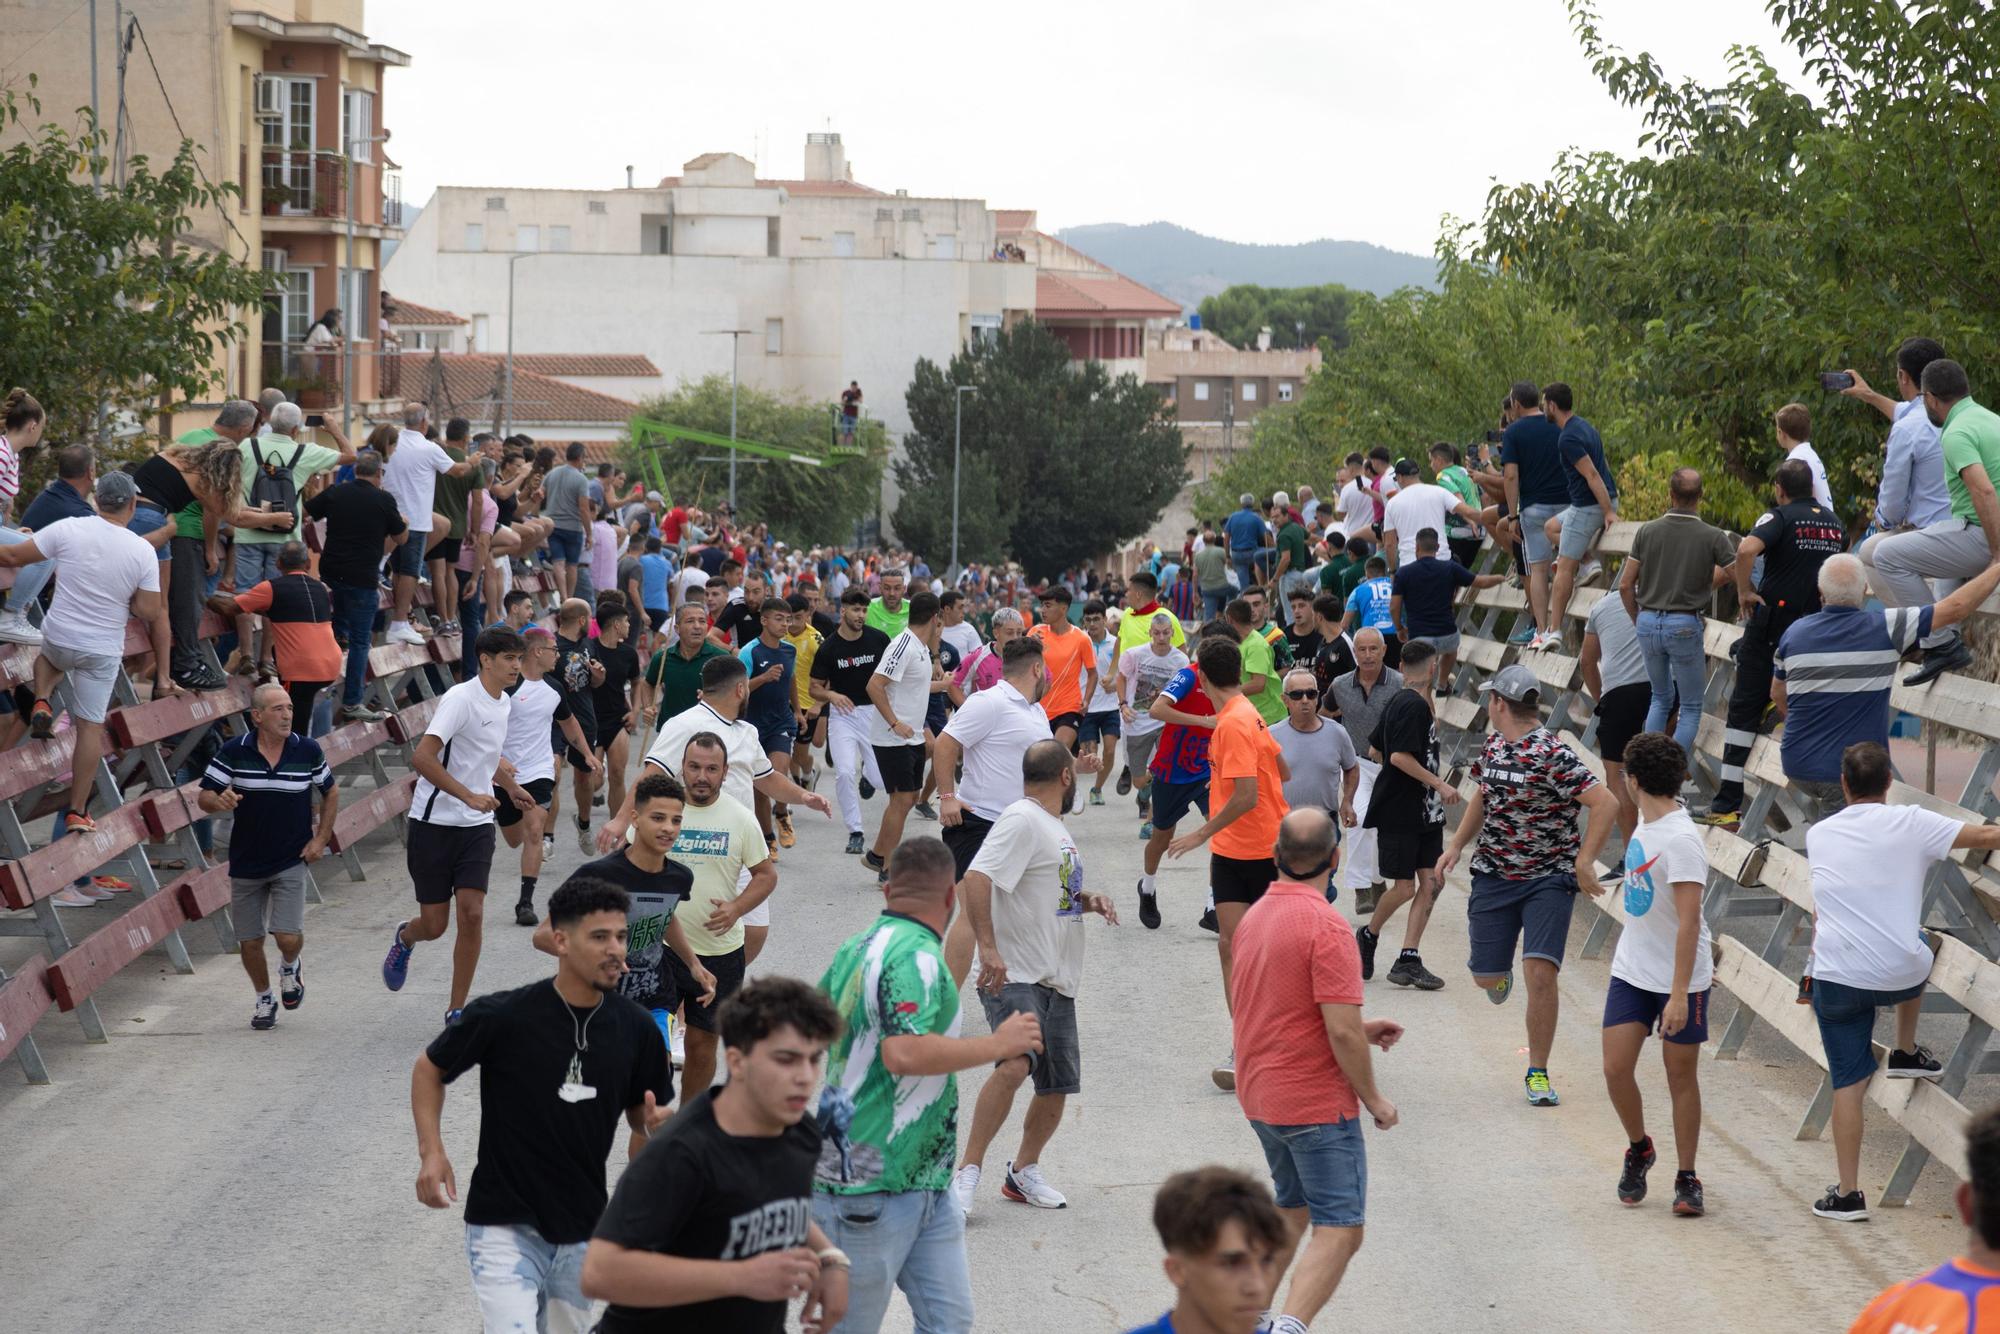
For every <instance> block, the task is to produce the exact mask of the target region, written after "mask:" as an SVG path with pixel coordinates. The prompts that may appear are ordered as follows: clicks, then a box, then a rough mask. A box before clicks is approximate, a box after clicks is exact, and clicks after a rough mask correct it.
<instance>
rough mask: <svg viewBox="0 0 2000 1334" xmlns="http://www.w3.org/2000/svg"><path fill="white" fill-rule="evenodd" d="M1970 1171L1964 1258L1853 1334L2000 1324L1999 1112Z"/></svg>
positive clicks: (1969, 1156)
mask: <svg viewBox="0 0 2000 1334" xmlns="http://www.w3.org/2000/svg"><path fill="white" fill-rule="evenodd" d="M1965 1167H1966V1172H1967V1174H1968V1176H1969V1177H1970V1180H1967V1181H1961V1182H1960V1183H1959V1184H1958V1189H1957V1191H1956V1193H1955V1194H1954V1196H1953V1202H1954V1203H1955V1204H1956V1205H1957V1207H1958V1219H1959V1221H1960V1222H1961V1223H1963V1224H1965V1226H1966V1227H1967V1228H1969V1229H1970V1232H1969V1233H1968V1234H1967V1236H1966V1239H1965V1252H1964V1254H1963V1255H1961V1256H1960V1257H1959V1258H1958V1259H1956V1260H1947V1261H1945V1262H1944V1263H1943V1264H1941V1265H1939V1266H1938V1267H1937V1268H1936V1269H1933V1270H1931V1272H1930V1273H1928V1274H1925V1275H1924V1276H1923V1277H1922V1278H1913V1279H1909V1280H1907V1281H1905V1282H1902V1283H1898V1284H1896V1285H1895V1286H1894V1287H1891V1288H1889V1289H1887V1290H1886V1291H1884V1292H1883V1293H1882V1294H1881V1295H1880V1296H1878V1297H1877V1298H1876V1299H1875V1300H1874V1301H1872V1302H1870V1303H1868V1307H1867V1309H1866V1310H1864V1311H1862V1313H1861V1314H1860V1315H1859V1316H1858V1317H1856V1319H1855V1321H1854V1324H1853V1326H1852V1327H1851V1328H1850V1329H1849V1331H1848V1334H1904V1332H1906V1331H1910V1330H1932V1331H1935V1332H1936V1334H1947V1332H1948V1331H1965V1332H1966V1334H1969V1332H1970V1331H1972V1330H1974V1329H1976V1328H1979V1327H1981V1326H1982V1325H1983V1326H1986V1327H1988V1328H1990V1327H1991V1326H1992V1325H1993V1323H1994V1321H1996V1320H2000V1107H1993V1108H1988V1109H1987V1110H1986V1111H1984V1112H1981V1113H1980V1114H1979V1115H1977V1116H1975V1117H1973V1118H1972V1124H1970V1125H1968V1126H1967V1127H1966V1128H1965ZM1170 1184H1171V1183H1170Z"/></svg>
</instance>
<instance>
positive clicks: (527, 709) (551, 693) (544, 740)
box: [493, 625, 597, 926]
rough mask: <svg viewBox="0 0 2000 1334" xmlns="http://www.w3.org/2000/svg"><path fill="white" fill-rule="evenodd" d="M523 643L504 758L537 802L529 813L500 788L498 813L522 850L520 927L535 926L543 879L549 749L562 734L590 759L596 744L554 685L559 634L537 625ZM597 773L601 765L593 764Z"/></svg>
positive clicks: (551, 768) (552, 764)
mask: <svg viewBox="0 0 2000 1334" xmlns="http://www.w3.org/2000/svg"><path fill="white" fill-rule="evenodd" d="M521 638H522V640H523V642H524V643H526V645H527V651H526V652H525V653H523V654H522V655H521V679H520V680H519V681H516V682H515V683H514V684H513V685H511V686H509V687H508V688H507V735H506V738H505V739H504V740H503V741H502V742H501V743H500V754H501V757H502V758H504V759H505V760H506V761H507V763H509V764H511V765H513V766H514V784H515V786H516V787H519V788H520V789H521V790H522V791H524V792H526V793H527V794H528V795H529V797H531V798H533V801H532V804H530V805H529V806H528V807H527V808H526V809H525V810H524V809H522V808H521V807H519V806H517V805H515V804H514V801H513V799H512V794H511V793H510V792H509V791H508V790H507V789H505V788H500V787H496V788H494V790H493V795H494V797H495V798H497V799H498V800H499V802H500V805H499V807H498V808H497V809H496V810H495V811H494V812H493V818H494V821H495V822H496V823H497V824H498V825H499V826H500V836H501V837H502V838H504V839H506V840H507V846H508V847H510V848H519V849H520V850H521V897H520V900H519V901H518V902H517V903H515V905H514V921H515V922H516V924H518V925H520V926H533V925H534V924H535V923H536V921H537V920H539V919H538V918H537V917H536V916H535V881H536V879H537V878H538V877H539V876H540V875H541V873H542V857H543V849H542V834H543V832H544V831H545V830H547V828H548V819H549V803H550V802H551V801H552V800H554V798H555V790H556V759H555V753H554V752H553V751H552V750H551V749H550V748H549V732H550V729H551V728H552V727H553V728H557V729H560V732H561V735H562V737H563V738H564V740H566V741H567V742H568V743H569V745H570V747H571V748H572V749H574V750H576V751H577V752H578V753H580V754H582V753H587V752H588V751H589V750H590V742H589V740H588V739H586V738H585V737H584V735H583V728H582V726H581V725H579V724H578V722H577V720H576V715H575V714H574V713H572V712H571V711H570V707H569V701H568V700H567V699H566V698H565V697H564V695H563V692H562V691H560V690H558V689H556V687H555V686H554V685H553V684H551V683H550V681H549V680H548V675H549V673H550V672H552V671H554V670H555V666H556V637H555V634H554V633H553V632H552V631H550V630H548V629H545V628H544V627H542V626H539V625H531V626H529V627H528V628H527V629H526V630H525V631H523V632H522V635H521ZM590 763H591V766H592V768H593V769H594V768H595V767H596V764H597V761H596V760H595V759H592V760H591V761H590Z"/></svg>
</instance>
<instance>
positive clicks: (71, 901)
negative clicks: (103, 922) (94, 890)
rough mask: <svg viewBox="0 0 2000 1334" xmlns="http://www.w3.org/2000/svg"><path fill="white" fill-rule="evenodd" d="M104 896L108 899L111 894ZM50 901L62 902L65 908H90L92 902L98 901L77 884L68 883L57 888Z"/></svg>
mask: <svg viewBox="0 0 2000 1334" xmlns="http://www.w3.org/2000/svg"><path fill="white" fill-rule="evenodd" d="M104 897H105V898H107V899H108V898H110V897H111V896H110V895H109V894H106V895H105V896H104ZM49 902H51V903H55V904H60V905H61V906H62V907H65V908H88V907H89V906H90V905H91V904H93V903H96V902H97V900H96V899H94V898H92V897H91V896H90V895H88V894H85V893H84V892H83V891H82V890H79V889H78V888H77V887H76V886H75V885H66V886H64V887H63V888H62V889H60V890H57V891H56V893H55V894H54V895H53V896H52V897H51V898H50V899H49Z"/></svg>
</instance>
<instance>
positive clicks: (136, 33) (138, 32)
mask: <svg viewBox="0 0 2000 1334" xmlns="http://www.w3.org/2000/svg"><path fill="white" fill-rule="evenodd" d="M133 37H137V38H138V39H139V45H140V46H141V47H142V48H144V50H145V52H146V64H147V65H148V66H150V67H151V68H152V71H153V82H154V83H157V84H158V85H159V86H160V99H161V100H162V101H164V102H165V103H166V104H167V115H168V116H169V117H171V118H172V119H173V122H174V132H175V133H177V134H179V135H180V137H181V140H182V142H184V143H185V142H188V132H187V131H186V130H184V129H182V128H181V117H180V113H179V112H177V111H175V110H174V99H173V97H172V96H171V95H169V94H168V92H167V81H166V80H165V79H163V78H161V77H160V65H159V62H158V61H156V60H154V59H153V44H152V43H151V42H149V41H147V40H146V30H145V29H144V28H143V27H141V26H140V25H139V16H138V15H137V14H134V15H132V23H131V27H130V28H129V29H128V32H127V36H126V38H125V43H124V45H125V49H126V50H127V51H130V50H131V47H132V38H133ZM189 157H190V159H191V160H192V161H193V163H194V169H195V174H196V175H198V176H200V177H201V180H202V184H204V185H206V186H207V187H208V188H209V189H210V190H212V191H214V192H215V195H216V198H215V211H216V212H217V213H218V214H220V215H221V217H222V220H223V222H224V223H226V224H228V227H229V230H230V231H232V232H235V233H236V239H237V240H239V241H241V242H242V243H243V250H244V259H245V261H246V262H247V261H248V260H249V259H250V258H251V252H252V251H254V250H255V248H256V247H254V246H252V245H251V244H250V238H249V237H247V236H245V235H244V234H243V232H242V230H241V229H240V228H238V227H237V225H236V219H234V218H232V217H230V216H229V205H228V196H227V195H224V194H223V193H222V192H221V189H220V187H218V186H217V185H216V184H215V182H214V181H212V180H210V179H209V178H208V170H207V169H206V168H205V167H203V166H202V165H201V155H200V154H199V153H191V154H189ZM348 206H349V207H350V208H351V207H353V205H352V203H351V202H350V203H349V205H348Z"/></svg>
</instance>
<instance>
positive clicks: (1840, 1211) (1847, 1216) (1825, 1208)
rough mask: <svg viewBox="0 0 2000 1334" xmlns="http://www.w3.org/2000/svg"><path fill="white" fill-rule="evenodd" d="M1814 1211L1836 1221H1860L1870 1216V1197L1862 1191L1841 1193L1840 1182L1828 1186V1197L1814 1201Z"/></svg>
mask: <svg viewBox="0 0 2000 1334" xmlns="http://www.w3.org/2000/svg"><path fill="white" fill-rule="evenodd" d="M1813 1212H1814V1213H1816V1214H1818V1215H1819V1216H1820V1217H1821V1218H1831V1219H1832V1220H1833V1221H1834V1222H1836V1223H1859V1222H1860V1221H1861V1220H1862V1219H1864V1218H1866V1217H1868V1197H1867V1196H1866V1195H1864V1194H1862V1193H1861V1192H1860V1191H1858V1190H1855V1191H1849V1192H1848V1193H1847V1194H1845V1195H1842V1194H1841V1193H1840V1187H1839V1185H1838V1184H1835V1185H1831V1186H1828V1187H1827V1188H1826V1198H1824V1199H1820V1200H1815V1201H1813Z"/></svg>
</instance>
